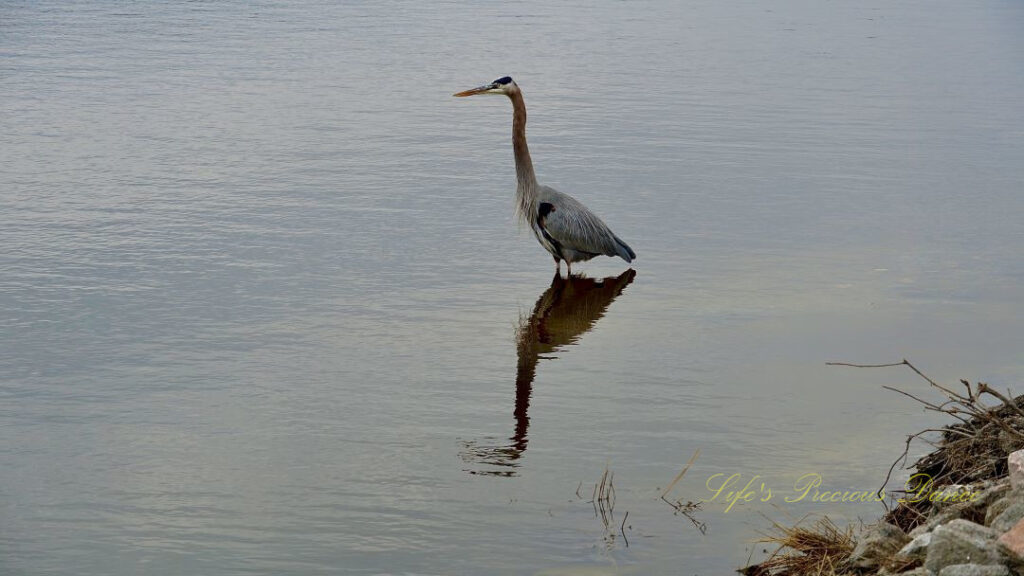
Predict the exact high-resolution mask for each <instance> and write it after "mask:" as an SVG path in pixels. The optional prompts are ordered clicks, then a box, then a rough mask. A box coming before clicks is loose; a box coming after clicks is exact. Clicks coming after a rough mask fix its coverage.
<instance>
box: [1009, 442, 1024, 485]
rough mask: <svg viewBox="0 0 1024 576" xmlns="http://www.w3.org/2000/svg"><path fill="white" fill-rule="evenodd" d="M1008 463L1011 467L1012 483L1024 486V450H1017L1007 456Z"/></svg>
mask: <svg viewBox="0 0 1024 576" xmlns="http://www.w3.org/2000/svg"><path fill="white" fill-rule="evenodd" d="M1006 464H1007V465H1008V466H1009V468H1010V485H1011V486H1013V487H1014V488H1024V450H1017V451H1016V452H1013V453H1012V454H1010V455H1009V456H1007V457H1006Z"/></svg>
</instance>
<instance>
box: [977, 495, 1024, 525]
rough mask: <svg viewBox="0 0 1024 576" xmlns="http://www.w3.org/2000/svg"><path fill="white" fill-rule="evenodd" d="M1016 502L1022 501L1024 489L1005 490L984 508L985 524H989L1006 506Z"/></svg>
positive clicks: (1023, 500) (1023, 499) (1023, 501)
mask: <svg viewBox="0 0 1024 576" xmlns="http://www.w3.org/2000/svg"><path fill="white" fill-rule="evenodd" d="M1017 503H1024V489H1020V490H1018V489H1012V490H1008V491H1006V492H1005V493H1004V494H1003V495H1002V496H1001V497H1000V498H998V499H997V500H995V501H994V502H992V503H991V504H989V506H988V509H987V510H985V525H986V526H991V525H992V522H994V521H995V519H996V518H997V517H998V516H999V515H1000V514H1002V513H1003V512H1005V511H1006V509H1007V508H1009V507H1010V506H1013V505H1014V504H1017Z"/></svg>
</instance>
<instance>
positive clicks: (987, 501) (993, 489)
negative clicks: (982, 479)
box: [970, 480, 1010, 510]
mask: <svg viewBox="0 0 1024 576" xmlns="http://www.w3.org/2000/svg"><path fill="white" fill-rule="evenodd" d="M975 489H976V490H978V491H979V492H978V495H977V496H975V497H974V498H972V499H971V501H970V506H971V508H973V509H975V510H984V509H986V508H988V507H989V506H991V505H992V503H993V502H995V501H996V500H999V499H1000V498H1002V497H1004V496H1006V495H1007V494H1008V493H1009V492H1010V483H1009V482H1008V481H1006V480H1003V481H1002V482H997V483H995V484H992V485H989V486H985V487H981V486H978V487H976V488H975Z"/></svg>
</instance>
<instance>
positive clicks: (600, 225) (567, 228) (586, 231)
mask: <svg viewBox="0 0 1024 576" xmlns="http://www.w3.org/2000/svg"><path fill="white" fill-rule="evenodd" d="M475 94H504V95H505V96H508V97H509V99H510V100H512V151H513V152H514V153H515V158H516V180H517V185H516V214H517V216H518V217H519V219H520V220H521V221H523V222H524V223H527V224H529V225H530V228H531V229H532V230H533V234H534V236H536V237H537V241H538V242H540V244H541V246H543V247H544V248H545V249H546V250H547V251H548V252H550V253H551V256H553V257H554V259H555V272H560V271H561V268H562V260H565V264H566V266H567V267H568V268H569V275H572V263H573V262H582V261H585V260H590V259H591V258H593V257H594V256H599V255H601V254H604V255H605V256H619V257H621V258H622V259H623V260H625V261H626V262H632V261H633V258H636V253H635V252H633V249H632V248H630V247H629V245H628V244H626V243H625V242H623V241H622V239H621V238H619V237H618V236H616V235H615V234H614V233H613V232H612V231H611V229H610V228H608V226H607V225H606V224H605V223H604V222H602V221H601V219H600V218H598V217H597V215H596V214H594V213H593V212H591V211H590V210H588V209H587V207H586V206H584V205H583V204H582V203H580V202H579V201H578V200H576V199H575V198H573V197H572V196H569V195H568V194H563V193H561V192H559V191H558V190H555V189H554V188H551V187H550V186H541V185H540V184H538V183H537V177H536V176H535V175H534V173H533V161H532V160H530V150H529V149H528V148H527V147H526V104H525V103H524V102H523V92H522V90H520V89H519V86H518V85H517V84H516V83H515V81H513V80H512V78H510V77H508V76H505V77H504V78H498V79H497V80H495V81H494V82H491V83H490V84H486V85H484V86H480V87H477V88H473V89H471V90H466V91H464V92H459V93H457V94H455V96H459V97H462V96H473V95H475Z"/></svg>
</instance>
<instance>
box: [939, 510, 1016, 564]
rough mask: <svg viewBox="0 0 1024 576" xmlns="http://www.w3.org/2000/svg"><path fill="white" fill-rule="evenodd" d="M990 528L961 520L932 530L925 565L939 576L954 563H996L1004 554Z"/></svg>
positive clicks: (994, 533) (996, 534)
mask: <svg viewBox="0 0 1024 576" xmlns="http://www.w3.org/2000/svg"><path fill="white" fill-rule="evenodd" d="M997 536H998V533H996V531H995V530H992V529H991V528H986V527H984V526H981V525H978V524H975V523H974V522H970V521H967V520H963V519H956V520H952V521H950V522H949V523H948V524H943V525H941V526H937V527H936V528H935V530H933V531H932V540H931V543H930V544H929V546H928V553H927V555H926V557H925V561H924V566H925V568H927V569H928V570H929V571H931V572H933V573H936V574H938V573H939V571H940V570H942V569H943V568H945V567H946V566H952V565H954V564H968V563H970V564H984V565H988V564H999V563H1000V561H1001V560H1002V558H1003V554H1002V552H1001V550H1000V548H999V545H998V543H997V542H996V537H997Z"/></svg>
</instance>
